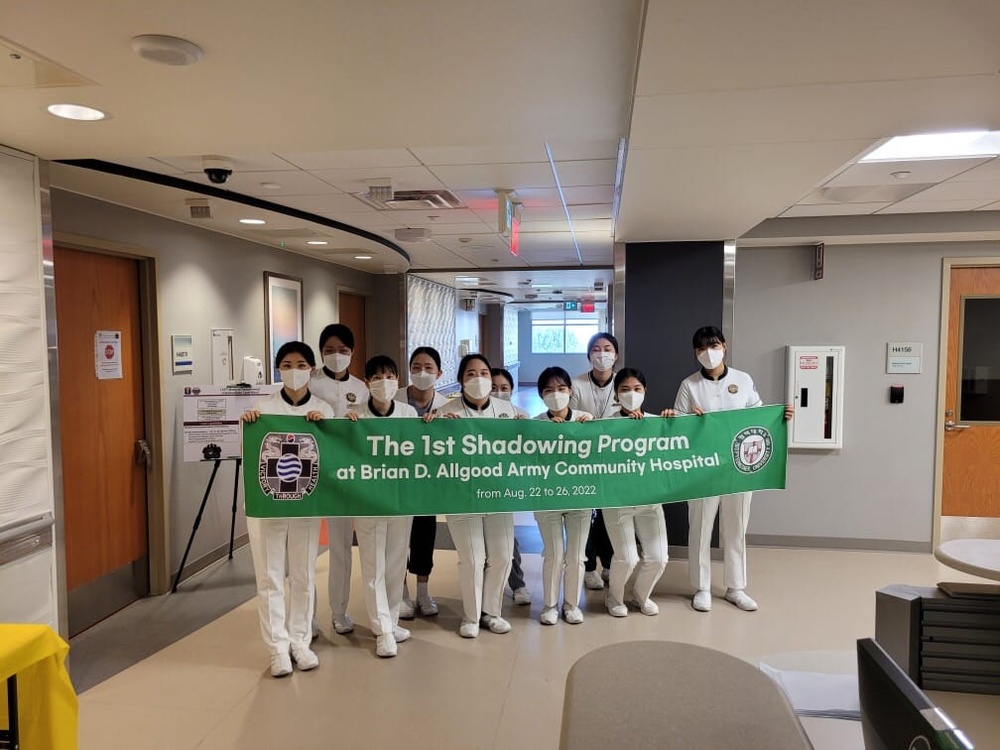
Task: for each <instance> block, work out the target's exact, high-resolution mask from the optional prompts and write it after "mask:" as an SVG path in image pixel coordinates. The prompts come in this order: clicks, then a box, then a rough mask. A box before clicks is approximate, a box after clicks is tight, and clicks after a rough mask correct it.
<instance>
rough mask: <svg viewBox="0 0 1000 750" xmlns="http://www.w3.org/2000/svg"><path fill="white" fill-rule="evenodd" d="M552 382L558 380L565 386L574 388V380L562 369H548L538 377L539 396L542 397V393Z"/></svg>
mask: <svg viewBox="0 0 1000 750" xmlns="http://www.w3.org/2000/svg"><path fill="white" fill-rule="evenodd" d="M550 380H558V381H559V382H560V383H562V384H563V385H567V386H569V387H570V388H572V387H573V379H572V378H571V377H570V376H569V373H568V372H566V371H565V370H564V369H563V368H561V367H546V368H545V369H544V370H542V374H541V375H539V376H538V395H539V396H541V395H542V391H543V390H544V389H545V388H547V387H548V385H549V381H550Z"/></svg>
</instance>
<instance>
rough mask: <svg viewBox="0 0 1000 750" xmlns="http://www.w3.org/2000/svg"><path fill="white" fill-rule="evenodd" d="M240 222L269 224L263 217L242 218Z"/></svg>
mask: <svg viewBox="0 0 1000 750" xmlns="http://www.w3.org/2000/svg"><path fill="white" fill-rule="evenodd" d="M240 224H267V222H266V221H264V220H263V219H240Z"/></svg>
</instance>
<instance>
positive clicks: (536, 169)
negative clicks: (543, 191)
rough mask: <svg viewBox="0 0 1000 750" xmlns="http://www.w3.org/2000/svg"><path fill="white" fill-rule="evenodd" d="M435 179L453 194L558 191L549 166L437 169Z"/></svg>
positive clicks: (448, 167) (482, 166)
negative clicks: (533, 190) (555, 188)
mask: <svg viewBox="0 0 1000 750" xmlns="http://www.w3.org/2000/svg"><path fill="white" fill-rule="evenodd" d="M432 171H433V172H434V174H435V175H437V177H438V178H439V179H440V180H441V182H443V183H444V184H445V185H447V186H448V187H449V188H450V189H452V190H484V189H488V188H509V189H513V190H520V189H521V188H534V187H554V186H555V184H556V183H555V180H554V179H553V178H552V169H551V168H550V167H549V165H548V163H547V162H546V163H540V162H535V163H530V164H470V165H464V166H441V167H433V168H432Z"/></svg>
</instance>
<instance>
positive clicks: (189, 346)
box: [170, 333, 194, 375]
mask: <svg viewBox="0 0 1000 750" xmlns="http://www.w3.org/2000/svg"><path fill="white" fill-rule="evenodd" d="M170 348H171V350H172V351H171V354H172V355H173V360H174V375H177V374H178V373H184V372H194V337H193V336H191V334H180V333H175V334H174V335H173V336H171V337H170Z"/></svg>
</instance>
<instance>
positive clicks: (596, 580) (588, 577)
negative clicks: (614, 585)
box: [583, 570, 604, 591]
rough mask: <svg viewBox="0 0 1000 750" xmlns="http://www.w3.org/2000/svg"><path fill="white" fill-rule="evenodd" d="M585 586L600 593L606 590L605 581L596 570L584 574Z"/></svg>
mask: <svg viewBox="0 0 1000 750" xmlns="http://www.w3.org/2000/svg"><path fill="white" fill-rule="evenodd" d="M583 585H584V586H586V587H587V588H588V589H590V590H591V591H600V590H601V589H603V588H604V579H603V578H601V574H600V573H598V572H597V571H596V570H588V571H587V572H586V573H584V574H583Z"/></svg>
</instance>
